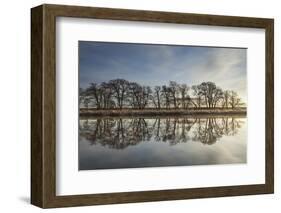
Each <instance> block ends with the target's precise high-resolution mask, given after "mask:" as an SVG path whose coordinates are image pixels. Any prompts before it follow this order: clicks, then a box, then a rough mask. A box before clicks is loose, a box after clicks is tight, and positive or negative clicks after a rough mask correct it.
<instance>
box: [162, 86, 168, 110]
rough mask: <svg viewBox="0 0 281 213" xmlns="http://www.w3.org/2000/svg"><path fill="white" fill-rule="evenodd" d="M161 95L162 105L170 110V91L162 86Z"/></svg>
mask: <svg viewBox="0 0 281 213" xmlns="http://www.w3.org/2000/svg"><path fill="white" fill-rule="evenodd" d="M161 95H162V96H163V98H164V105H165V107H166V109H168V108H170V90H169V87H167V86H166V85H163V86H162V90H161Z"/></svg>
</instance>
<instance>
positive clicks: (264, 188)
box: [31, 4, 274, 208]
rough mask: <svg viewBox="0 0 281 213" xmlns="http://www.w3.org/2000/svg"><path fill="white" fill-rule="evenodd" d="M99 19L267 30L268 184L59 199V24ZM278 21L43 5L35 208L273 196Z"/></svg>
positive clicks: (36, 19) (34, 50) (34, 35)
mask: <svg viewBox="0 0 281 213" xmlns="http://www.w3.org/2000/svg"><path fill="white" fill-rule="evenodd" d="M57 17H73V18H94V19H110V20H126V21H144V22H158V23H177V24H194V25H209V26H230V27H247V28H261V29H265V35H266V42H265V43H266V50H265V51H266V58H265V61H266V69H265V70H266V73H265V75H266V121H265V124H266V137H265V141H266V149H265V152H266V153H265V156H266V159H265V162H266V163H265V164H266V168H265V174H266V175H265V184H255V185H239V186H238V185H235V186H221V187H207V188H191V189H171V190H157V191H138V192H137V191H136V192H122V193H103V194H85V195H83V194H81V195H69V196H57V195H56V67H55V65H56V39H55V38H56V18H57ZM273 30H274V21H273V19H265V18H248V17H233V16H218V15H199V14H186V13H171V12H155V11H141V10H126V9H110V8H94V7H80V6H63V5H48V4H44V5H41V6H38V7H35V8H32V9H31V203H32V204H33V205H36V206H39V207H42V208H53V207H67V206H84V205H99V204H114V203H132V202H147V201H162V200H178V199H190V198H207V197H220V196H237V195H253V194H267V193H273V191H274V71H273V69H274V31H273Z"/></svg>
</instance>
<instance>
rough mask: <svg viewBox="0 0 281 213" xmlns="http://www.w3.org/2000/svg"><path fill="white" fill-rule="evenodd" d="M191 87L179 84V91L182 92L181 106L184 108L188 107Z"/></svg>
mask: <svg viewBox="0 0 281 213" xmlns="http://www.w3.org/2000/svg"><path fill="white" fill-rule="evenodd" d="M189 89H190V88H189V87H188V86H187V85H186V84H180V85H178V91H179V93H180V100H181V107H182V108H183V109H186V108H188V105H189V102H190V100H191V99H190V97H189V95H188V91H189Z"/></svg>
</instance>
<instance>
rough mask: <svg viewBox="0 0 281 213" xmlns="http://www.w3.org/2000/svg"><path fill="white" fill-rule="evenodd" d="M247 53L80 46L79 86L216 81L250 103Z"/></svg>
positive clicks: (169, 47)
mask: <svg viewBox="0 0 281 213" xmlns="http://www.w3.org/2000/svg"><path fill="white" fill-rule="evenodd" d="M246 54H247V50H246V49H238V48H217V47H195V46H174V45H145V44H128V43H105V42H79V75H80V86H81V87H84V88H85V87H86V86H88V84H89V83H90V82H97V83H100V82H102V81H108V80H110V79H114V78H125V79H127V80H130V81H136V82H138V83H140V84H144V85H150V86H155V85H163V84H167V83H168V82H169V81H170V80H173V81H177V82H179V83H186V84H189V85H194V84H199V83H201V82H203V81H213V82H215V83H216V84H217V85H218V86H220V87H221V88H222V89H231V90H235V91H237V92H238V93H239V94H240V96H241V97H242V98H243V100H244V101H246V99H247V79H246V74H247V73H246V68H247V64H246V60H247V59H246Z"/></svg>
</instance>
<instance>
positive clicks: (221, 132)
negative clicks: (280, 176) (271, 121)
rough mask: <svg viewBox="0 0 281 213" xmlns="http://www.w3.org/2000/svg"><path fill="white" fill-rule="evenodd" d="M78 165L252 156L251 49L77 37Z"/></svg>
mask: <svg viewBox="0 0 281 213" xmlns="http://www.w3.org/2000/svg"><path fill="white" fill-rule="evenodd" d="M78 48H79V59H78V60H79V124H78V125H79V142H78V143H79V145H78V147H79V153H78V155H79V170H95V169H119V168H144V167H163V166H196V165H217V164H241V163H247V118H246V114H247V49H246V48H233V47H207V46H187V45H163V44H134V43H116V42H95V41H79V43H78Z"/></svg>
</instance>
